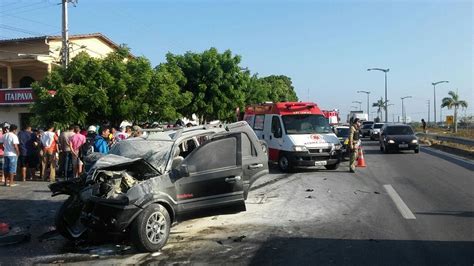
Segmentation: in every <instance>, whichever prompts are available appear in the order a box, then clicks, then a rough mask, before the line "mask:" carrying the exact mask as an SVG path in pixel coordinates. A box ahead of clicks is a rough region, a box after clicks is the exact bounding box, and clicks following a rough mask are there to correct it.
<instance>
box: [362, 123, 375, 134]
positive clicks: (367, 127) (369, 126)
mask: <svg viewBox="0 0 474 266" xmlns="http://www.w3.org/2000/svg"><path fill="white" fill-rule="evenodd" d="M372 124H373V123H372ZM372 124H364V125H362V126H361V128H360V129H359V135H360V136H361V137H363V138H364V137H370V130H371V129H372Z"/></svg>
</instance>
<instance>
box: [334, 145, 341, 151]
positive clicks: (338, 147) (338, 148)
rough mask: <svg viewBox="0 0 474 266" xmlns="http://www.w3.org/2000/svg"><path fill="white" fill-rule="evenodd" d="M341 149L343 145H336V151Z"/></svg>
mask: <svg viewBox="0 0 474 266" xmlns="http://www.w3.org/2000/svg"><path fill="white" fill-rule="evenodd" d="M341 147H342V145H341V144H336V145H334V148H335V149H336V150H340V149H341Z"/></svg>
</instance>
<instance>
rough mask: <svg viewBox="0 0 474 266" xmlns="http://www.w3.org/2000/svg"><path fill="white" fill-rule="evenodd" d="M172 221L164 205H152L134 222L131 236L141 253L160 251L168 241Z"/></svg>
mask: <svg viewBox="0 0 474 266" xmlns="http://www.w3.org/2000/svg"><path fill="white" fill-rule="evenodd" d="M170 228H171V219H170V215H169V213H168V211H167V210H166V208H165V207H163V205H160V204H151V205H149V206H148V207H146V208H145V209H144V210H143V211H142V212H141V213H140V214H139V215H138V217H137V218H136V219H135V220H134V221H133V223H132V227H131V230H130V236H131V239H132V242H133V244H134V245H135V247H136V248H137V249H138V250H140V251H145V252H153V251H157V250H160V249H161V248H162V247H163V246H164V245H165V244H166V242H167V241H168V237H169V234H170Z"/></svg>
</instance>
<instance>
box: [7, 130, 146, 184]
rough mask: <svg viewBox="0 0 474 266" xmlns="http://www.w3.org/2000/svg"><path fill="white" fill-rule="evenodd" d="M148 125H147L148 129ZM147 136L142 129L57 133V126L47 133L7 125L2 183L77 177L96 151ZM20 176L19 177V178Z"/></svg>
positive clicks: (59, 131)
mask: <svg viewBox="0 0 474 266" xmlns="http://www.w3.org/2000/svg"><path fill="white" fill-rule="evenodd" d="M146 126H147V125H145V127H146ZM142 134H143V131H142V128H141V127H139V126H131V125H127V126H122V127H120V128H119V130H117V129H116V128H114V127H109V126H100V127H99V126H94V125H91V126H89V127H88V128H87V129H86V128H81V127H80V126H77V125H72V126H69V127H68V128H67V129H66V130H63V131H61V130H57V129H56V128H55V127H54V126H53V125H50V126H48V127H47V128H45V129H44V130H40V129H32V128H31V126H25V127H23V128H22V129H21V130H18V127H17V126H16V125H14V124H11V125H10V124H8V123H3V125H2V130H1V132H0V170H1V179H0V181H1V183H2V184H4V185H5V186H16V185H17V184H16V183H15V179H18V180H21V181H27V180H43V181H49V182H55V181H56V177H59V178H64V179H68V178H73V177H77V176H79V175H80V174H81V173H82V172H83V168H84V164H83V162H84V158H85V157H86V156H87V155H89V154H90V153H92V152H100V153H104V154H107V153H108V152H109V149H110V147H112V145H113V144H114V143H116V142H118V141H122V140H124V139H127V138H131V137H139V136H141V135H142ZM17 175H18V176H19V177H18V178H16V176H17Z"/></svg>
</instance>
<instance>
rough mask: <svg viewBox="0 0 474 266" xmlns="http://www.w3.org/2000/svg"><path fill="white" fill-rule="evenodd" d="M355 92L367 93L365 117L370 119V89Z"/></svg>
mask: <svg viewBox="0 0 474 266" xmlns="http://www.w3.org/2000/svg"><path fill="white" fill-rule="evenodd" d="M357 93H365V94H367V119H369V120H370V113H369V95H370V91H357Z"/></svg>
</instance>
